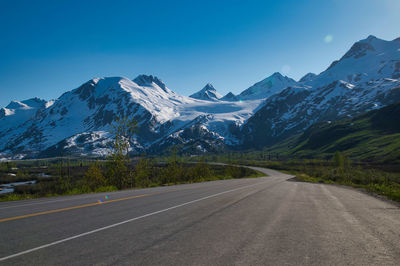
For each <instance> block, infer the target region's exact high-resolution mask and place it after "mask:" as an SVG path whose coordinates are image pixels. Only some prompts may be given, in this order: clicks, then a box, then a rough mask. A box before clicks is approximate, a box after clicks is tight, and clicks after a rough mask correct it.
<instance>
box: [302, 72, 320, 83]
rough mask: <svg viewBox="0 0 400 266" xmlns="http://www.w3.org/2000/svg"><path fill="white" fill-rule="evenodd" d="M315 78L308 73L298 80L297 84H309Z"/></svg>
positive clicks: (314, 75) (312, 74)
mask: <svg viewBox="0 0 400 266" xmlns="http://www.w3.org/2000/svg"><path fill="white" fill-rule="evenodd" d="M316 76H317V75H316V74H314V73H311V72H309V73H307V74H305V75H304V76H303V77H302V78H301V79H300V80H299V82H309V81H313V80H314V78H315V77H316Z"/></svg>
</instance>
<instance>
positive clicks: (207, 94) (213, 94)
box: [189, 83, 222, 101]
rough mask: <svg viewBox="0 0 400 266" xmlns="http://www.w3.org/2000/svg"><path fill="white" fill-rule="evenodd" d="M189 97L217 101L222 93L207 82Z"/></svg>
mask: <svg viewBox="0 0 400 266" xmlns="http://www.w3.org/2000/svg"><path fill="white" fill-rule="evenodd" d="M189 97H191V98H194V99H199V100H206V101H218V100H219V99H220V98H221V97H222V95H220V94H219V93H218V92H217V90H216V89H215V88H214V86H213V85H212V84H211V83H207V85H206V86H204V88H203V89H201V90H200V91H198V92H196V93H193V94H192V95H190V96H189Z"/></svg>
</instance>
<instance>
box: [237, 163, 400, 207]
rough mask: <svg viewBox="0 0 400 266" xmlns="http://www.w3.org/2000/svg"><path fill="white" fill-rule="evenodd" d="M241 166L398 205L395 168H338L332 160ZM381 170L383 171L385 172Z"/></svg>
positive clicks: (399, 183)
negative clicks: (379, 197) (363, 192)
mask: <svg viewBox="0 0 400 266" xmlns="http://www.w3.org/2000/svg"><path fill="white" fill-rule="evenodd" d="M238 163H239V162H238ZM240 163H241V164H246V165H254V166H259V167H266V168H271V169H276V170H279V171H283V172H286V173H290V174H292V175H295V176H296V179H297V180H300V181H305V182H313V183H325V184H339V185H345V186H351V187H354V188H361V189H364V190H366V191H368V192H371V193H375V194H378V195H383V196H385V197H387V198H389V199H391V200H394V201H398V202H400V172H398V169H397V167H396V166H384V165H373V164H366V163H362V164H353V165H348V166H343V167H337V166H335V165H334V164H333V163H332V162H331V161H326V160H292V161H254V160H252V161H242V162H240ZM382 169H386V171H385V170H382ZM391 169H394V171H389V170H391Z"/></svg>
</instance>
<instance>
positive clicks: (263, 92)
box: [238, 72, 296, 100]
mask: <svg viewBox="0 0 400 266" xmlns="http://www.w3.org/2000/svg"><path fill="white" fill-rule="evenodd" d="M294 85H296V81H294V80H293V79H291V78H289V77H287V76H283V75H282V74H281V73H279V72H275V73H273V74H272V75H271V76H269V77H267V78H265V79H263V80H261V81H260V82H257V83H256V84H254V85H253V86H251V87H250V88H248V89H246V90H244V91H243V92H242V93H240V94H239V96H238V97H239V99H242V100H256V99H264V98H268V97H269V96H271V95H273V94H275V93H279V92H281V91H282V90H283V89H285V88H287V87H290V86H294Z"/></svg>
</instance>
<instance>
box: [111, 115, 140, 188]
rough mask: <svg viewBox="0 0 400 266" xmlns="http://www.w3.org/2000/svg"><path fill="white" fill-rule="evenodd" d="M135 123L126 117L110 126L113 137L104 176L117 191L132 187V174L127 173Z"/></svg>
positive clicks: (118, 119)
mask: <svg viewBox="0 0 400 266" xmlns="http://www.w3.org/2000/svg"><path fill="white" fill-rule="evenodd" d="M136 125H137V123H136V121H135V120H134V119H129V118H127V117H124V118H117V119H116V120H115V123H113V124H112V129H111V134H112V135H113V136H114V140H113V142H112V152H111V156H110V159H109V161H108V163H107V171H106V176H107V179H108V182H109V183H110V184H111V185H114V186H116V187H117V188H118V189H122V188H126V187H128V186H129V184H130V185H131V187H132V186H133V182H132V180H133V178H132V173H131V172H129V148H130V139H131V138H132V136H133V134H134V133H135V130H136Z"/></svg>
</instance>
